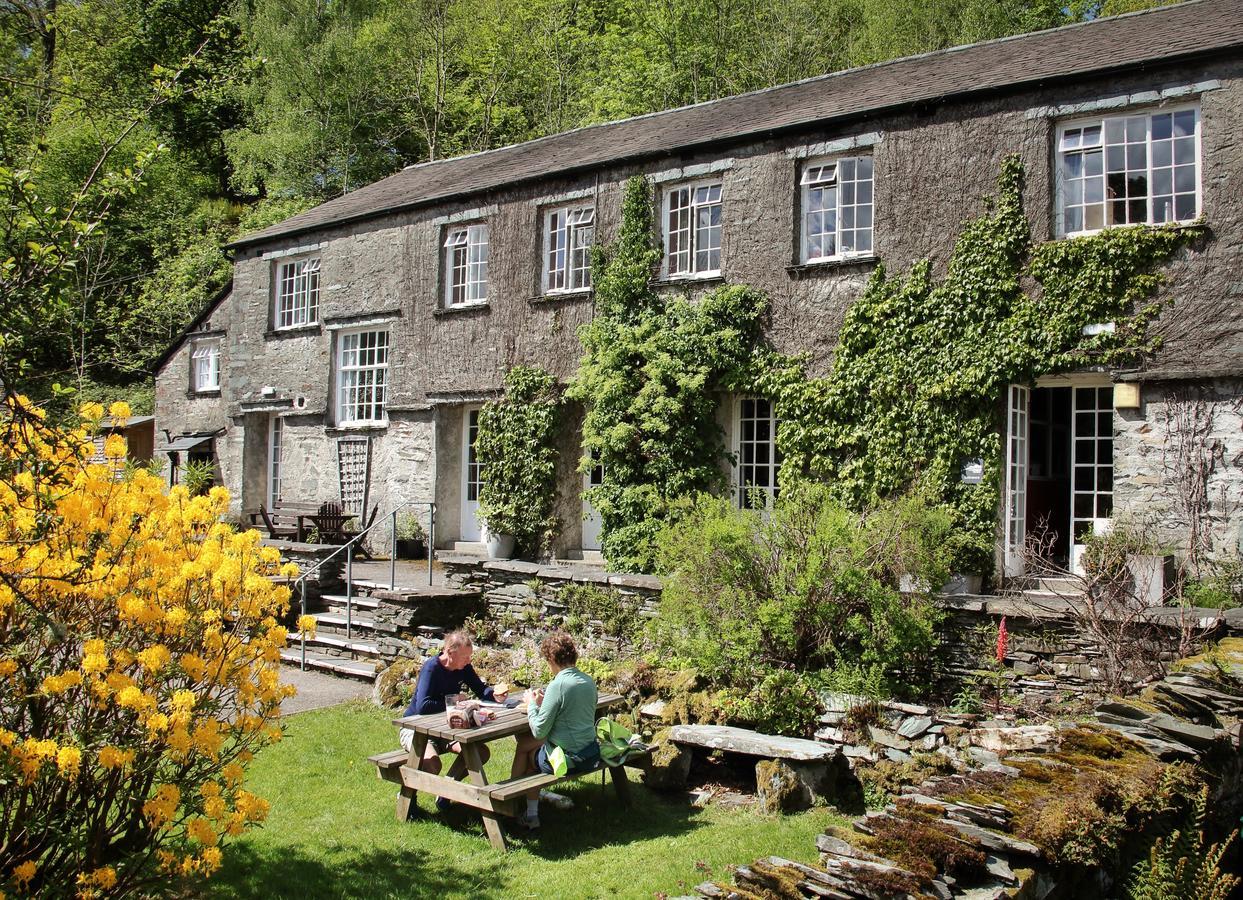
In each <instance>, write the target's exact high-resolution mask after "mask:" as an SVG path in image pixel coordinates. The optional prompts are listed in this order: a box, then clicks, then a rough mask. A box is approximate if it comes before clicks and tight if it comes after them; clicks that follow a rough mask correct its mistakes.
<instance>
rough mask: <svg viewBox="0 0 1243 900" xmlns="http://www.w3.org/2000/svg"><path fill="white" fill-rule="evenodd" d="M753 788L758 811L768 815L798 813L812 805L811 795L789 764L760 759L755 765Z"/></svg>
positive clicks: (781, 761) (776, 760) (782, 761)
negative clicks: (758, 803)
mask: <svg viewBox="0 0 1243 900" xmlns="http://www.w3.org/2000/svg"><path fill="white" fill-rule="evenodd" d="M755 787H756V794H757V795H758V798H759V801H760V811H761V812H763V813H766V814H768V815H777V814H778V813H789V812H799V811H800V810H804V809H808V808H810V807H811V804H812V799H813V798H812V794H811V791H810V790H809V789H808V787H807V785H806V784H804V783H803V780H802V779H801V778H799V777H798V773H797V772H795V771H794V769H793V768H792V767H791V766H790V765H789V763H787V762H785V761H784V760H780V759H761V760H760V761H759V762H757V763H756V764H755Z"/></svg>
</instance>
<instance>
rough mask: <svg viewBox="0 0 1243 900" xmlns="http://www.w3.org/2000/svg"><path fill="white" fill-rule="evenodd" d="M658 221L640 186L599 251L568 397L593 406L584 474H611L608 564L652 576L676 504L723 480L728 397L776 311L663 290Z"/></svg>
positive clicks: (724, 294) (731, 293) (723, 294)
mask: <svg viewBox="0 0 1243 900" xmlns="http://www.w3.org/2000/svg"><path fill="white" fill-rule="evenodd" d="M651 222H652V217H651V188H650V186H649V185H648V183H647V181H646V180H645V179H643V178H640V177H636V178H632V179H631V180H630V181H629V182H628V183H627V185H626V189H625V197H624V200H623V207H622V223H621V228H620V231H619V234H618V238H617V240H616V241H615V242H614V243H613V244H612V246H610V247H609V248H608V250H607V251H603V250H601V249H599V248H597V249H596V251H595V254H596V255H595V258H594V259H593V282H594V285H595V296H596V317H595V319H594V320H593V321H592V323H591V324H590V325H587V326H585V327H584V328H583V329H582V330H581V332H580V338H581V340H582V343H583V357H582V360H581V362H580V366H579V371H578V374H577V376H576V377H575V379H574V382H573V384H572V385H571V386H570V389H569V395H570V396H571V397H573V398H575V399H577V400H579V401H581V402H582V403H583V405H584V407H585V408H586V418H585V421H584V424H583V448H584V451H585V453H586V454H587V458H585V459H584V465H589V464H590V465H603V471H604V481H603V484H602V485H600V486H599V487H596V488H592V489H591V490H590V491H589V492H588V499H589V500H590V501H591V503H592V505H593V506H594V507H595V509H596V510H597V512H598V513H599V515H600V519H601V523H602V526H603V528H602V531H603V535H602V542H603V549H604V555H605V557H606V558H607V559H608V561H609V564H610V565H611V566H613V567H617V568H625V569H629V570H639V571H648V570H650V569H651V568H652V566H653V563H654V552H655V538H656V535H657V534H658V533H659V532H660V529H661V528H662V527H663V526H664V525H665V524H666V523H668V522H669V521H671V520H672V519H673V518H675V517H676V514H677V501H678V500H679V499H681V498H684V497H688V496H692V495H694V494H696V493H699V492H701V491H706V490H710V489H712V488H715V487H718V486H719V485H720V484H721V481H722V480H723V469H722V463H723V460H724V458H725V447H724V440H723V436H722V434H721V429H720V427H719V426H718V425H717V422H716V410H717V404H718V401H719V396H720V392H721V390H722V389H723V388H724V386H725V385H726V384H727V383H729V382H730V381H731V380H734V379H737V378H738V377H739V373H741V372H744V371H747V370H748V362H749V359H750V356H751V354H752V352H753V349H754V348H755V347H756V346H757V343H758V341H759V337H760V321H761V317H762V315H763V313H764V312H765V310H766V309H767V301H766V300H765V299H764V297H763V296H762V295H761V294H760V293H759V292H758V291H755V290H753V289H751V288H748V287H740V286H727V287H723V288H720V289H718V290H715V291H712V292H711V293H709V294H708V295H707V296H705V297H704V298H702V299H701V300H697V301H692V300H690V299H689V298H688V297H685V296H680V295H673V294H671V293H669V292H662V291H658V290H655V289H654V288H653V287H652V286H651V284H650V282H651V278H652V275H653V273H654V272H655V270H656V267H657V265H658V264H659V262H660V250H659V249H658V248H657V247H656V245H655V244H654V242H653V239H652V224H651ZM593 454H594V457H595V458H594V459H593V458H592V455H593Z"/></svg>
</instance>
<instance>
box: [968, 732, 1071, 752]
mask: <svg viewBox="0 0 1243 900" xmlns="http://www.w3.org/2000/svg"><path fill="white" fill-rule="evenodd" d="M969 737H970V741H971V743H972V745H974V746H976V747H982V748H984V749H985V750H992V751H994V752H1000V751H1009V750H1034V749H1036V748H1040V747H1053V746H1055V745H1056V744H1057V743H1058V730H1057V729H1056V728H1054V727H1053V726H1052V725H1013V726H1007V727H988V728H976V729H973V730H972V731H971V732H970V735H969Z"/></svg>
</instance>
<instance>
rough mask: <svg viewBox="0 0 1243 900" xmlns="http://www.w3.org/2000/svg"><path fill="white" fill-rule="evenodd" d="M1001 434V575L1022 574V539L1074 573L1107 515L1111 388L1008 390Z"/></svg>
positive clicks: (1090, 384)
mask: <svg viewBox="0 0 1243 900" xmlns="http://www.w3.org/2000/svg"><path fill="white" fill-rule="evenodd" d="M1007 412H1008V415H1007V422H1008V431H1007V435H1006V502H1005V511H1006V532H1005V533H1006V547H1005V550H1006V574H1007V575H1008V576H1015V575H1022V574H1023V572H1024V556H1025V553H1026V549H1027V546H1026V545H1027V543H1028V538H1030V537H1038V538H1039V542H1040V545H1041V550H1042V551H1043V552H1044V553H1045V554H1046V555H1047V556H1048V557H1050V560H1051V562H1053V563H1055V564H1056V565H1057V566H1058V567H1061V568H1067V569H1070V570H1072V571H1076V572H1078V571H1081V567H1080V555H1081V554H1082V552H1083V549H1084V541H1085V538H1086V537H1087V536H1088V535H1091V534H1103V533H1104V532H1105V531H1106V530H1108V528H1109V521H1110V517H1111V516H1112V515H1113V479H1114V468H1113V414H1114V410H1113V387H1112V385H1110V384H1108V383H1100V382H1099V381H1095V380H1093V381H1088V380H1086V379H1084V380H1082V381H1081V380H1079V379H1077V378H1076V379H1075V380H1071V379H1060V380H1058V381H1057V382H1055V383H1053V384H1040V385H1038V386H1037V387H1034V388H1030V389H1029V388H1027V387H1024V386H1022V385H1012V386H1011V387H1010V391H1009V401H1008V411H1007Z"/></svg>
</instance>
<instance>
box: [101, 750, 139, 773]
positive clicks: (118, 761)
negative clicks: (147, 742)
mask: <svg viewBox="0 0 1243 900" xmlns="http://www.w3.org/2000/svg"><path fill="white" fill-rule="evenodd" d="M134 755H135V754H134V751H133V750H122V749H120V748H118V747H112V746H109V747H101V748H100V749H99V764H100V765H101V766H103V767H104V768H105V769H119V768H121V766H125V765H129V763H131V762H133V761H134Z"/></svg>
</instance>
